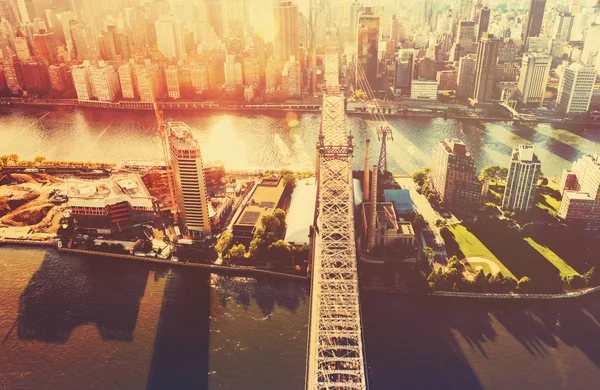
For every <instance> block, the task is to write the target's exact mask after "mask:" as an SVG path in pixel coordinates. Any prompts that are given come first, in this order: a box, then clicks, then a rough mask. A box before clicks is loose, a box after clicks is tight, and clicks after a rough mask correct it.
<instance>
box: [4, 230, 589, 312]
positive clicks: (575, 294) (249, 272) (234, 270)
mask: <svg viewBox="0 0 600 390" xmlns="http://www.w3.org/2000/svg"><path fill="white" fill-rule="evenodd" d="M1 244H8V245H12V246H15V247H19V246H29V247H31V246H37V247H43V248H53V249H55V250H56V251H57V252H59V253H73V254H83V255H90V256H100V257H109V258H116V259H125V260H136V261H140V262H146V263H155V264H166V265H170V266H180V267H192V268H202V269H206V270H209V271H211V272H215V273H217V272H218V273H224V274H228V273H229V274H236V275H241V276H244V275H246V276H255V275H256V276H272V277H280V278H284V279H291V280H297V281H303V282H307V281H310V277H304V276H300V275H292V274H287V273H283V272H276V271H269V270H265V269H259V268H252V267H245V266H224V265H217V264H199V263H180V262H173V261H170V260H162V259H158V258H152V257H139V256H132V255H125V254H118V253H106V252H98V251H88V250H84V249H69V248H59V247H58V246H57V245H56V244H55V243H54V242H52V241H32V240H15V239H2V238H0V248H2V245H1ZM360 289H361V291H364V292H365V293H380V294H389V295H411V296H430V297H445V298H469V299H494V300H498V299H501V300H530V301H536V300H558V299H561V300H564V299H574V298H581V297H584V296H587V295H592V294H594V293H597V292H599V291H600V286H597V287H586V288H582V289H579V290H573V291H569V292H565V293H553V294H543V293H535V294H518V293H515V294H511V293H508V294H504V293H469V292H460V291H433V292H431V293H428V294H423V295H419V294H413V293H407V292H404V291H398V290H395V289H390V288H385V287H375V286H361V287H360Z"/></svg>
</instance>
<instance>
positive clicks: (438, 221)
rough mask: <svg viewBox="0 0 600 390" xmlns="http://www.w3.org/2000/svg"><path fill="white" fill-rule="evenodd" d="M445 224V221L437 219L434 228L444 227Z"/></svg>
mask: <svg viewBox="0 0 600 390" xmlns="http://www.w3.org/2000/svg"><path fill="white" fill-rule="evenodd" d="M446 224H447V222H446V220H445V219H441V218H438V219H437V220H436V221H435V226H437V227H443V226H446Z"/></svg>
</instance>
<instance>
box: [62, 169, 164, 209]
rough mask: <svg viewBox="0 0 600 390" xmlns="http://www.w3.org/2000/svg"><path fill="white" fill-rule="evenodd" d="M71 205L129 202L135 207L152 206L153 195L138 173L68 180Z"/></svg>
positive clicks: (104, 205)
mask: <svg viewBox="0 0 600 390" xmlns="http://www.w3.org/2000/svg"><path fill="white" fill-rule="evenodd" d="M66 186H67V196H68V197H69V206H77V207H106V206H108V205H113V204H117V203H121V202H129V203H130V204H131V205H132V206H135V207H144V208H152V197H151V196H150V193H149V192H148V189H147V188H146V186H145V185H144V183H143V182H142V180H141V179H140V177H139V176H138V175H131V174H130V175H114V176H112V177H111V178H107V179H100V180H93V181H88V180H69V181H67V184H66Z"/></svg>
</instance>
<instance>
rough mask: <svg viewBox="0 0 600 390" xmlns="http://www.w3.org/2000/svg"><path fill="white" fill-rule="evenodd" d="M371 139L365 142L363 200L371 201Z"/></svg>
mask: <svg viewBox="0 0 600 390" xmlns="http://www.w3.org/2000/svg"><path fill="white" fill-rule="evenodd" d="M370 143H371V140H369V139H368V140H367V141H366V144H365V176H364V177H363V202H368V201H369V144H370Z"/></svg>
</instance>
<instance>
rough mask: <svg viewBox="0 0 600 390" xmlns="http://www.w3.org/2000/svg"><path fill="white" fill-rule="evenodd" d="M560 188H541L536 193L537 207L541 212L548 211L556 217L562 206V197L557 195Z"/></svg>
mask: <svg viewBox="0 0 600 390" xmlns="http://www.w3.org/2000/svg"><path fill="white" fill-rule="evenodd" d="M557 193H558V189H554V188H552V187H547V188H544V187H542V188H539V189H538V190H537V191H536V194H535V207H536V208H537V209H538V210H539V211H541V212H547V213H548V214H550V215H551V216H552V217H556V215H557V214H558V209H559V208H560V199H559V198H558V196H557Z"/></svg>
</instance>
